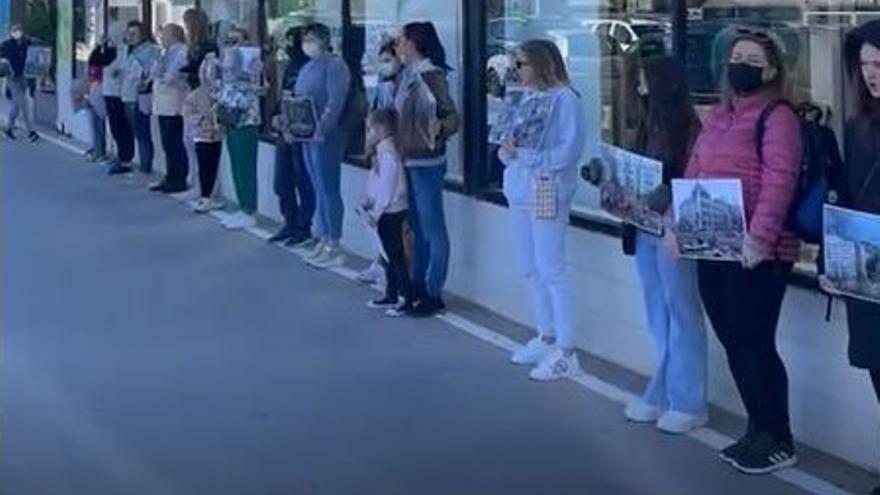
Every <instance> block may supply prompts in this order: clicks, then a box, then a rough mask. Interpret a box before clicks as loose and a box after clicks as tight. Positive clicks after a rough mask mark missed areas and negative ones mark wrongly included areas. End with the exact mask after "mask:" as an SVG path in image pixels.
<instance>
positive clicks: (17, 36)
mask: <svg viewBox="0 0 880 495" xmlns="http://www.w3.org/2000/svg"><path fill="white" fill-rule="evenodd" d="M10 36H12V39H14V40H20V39H21V38H22V36H24V33H22V32H21V31H13V32H12V33H10Z"/></svg>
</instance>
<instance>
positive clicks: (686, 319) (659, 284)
mask: <svg viewBox="0 0 880 495" xmlns="http://www.w3.org/2000/svg"><path fill="white" fill-rule="evenodd" d="M650 48H651V46H649V45H646V46H645V48H644V49H643V50H647V49H650ZM641 57H642V59H641V63H640V64H639V66H640V67H639V68H638V71H637V73H638V85H637V88H636V90H635V92H636V93H637V95H638V98H637V100H638V101H637V103H636V104H635V106H638V107H641V111H640V112H639V120H638V124H637V131H636V138H635V143H634V146H633V148H634V149H633V151H635V152H637V153H640V154H642V155H644V156H647V157H649V158H652V159H654V160H658V161H660V162H661V163H662V164H663V183H662V185H661V186H660V187H658V188H657V189H656V190H654V191H653V192H652V193H650V194H649V195H647V196H646V198H645V200H646V202H647V204H648V206H649V207H650V208H651V210H653V211H654V212H656V213H657V214H660V215H663V214H665V213H666V212H667V211H668V210H669V206H670V204H671V189H670V186H671V183H672V180H673V179H676V178H679V177H681V176H682V174H683V173H684V168H685V165H686V164H687V154H688V148H689V146H690V143H691V142H692V140H693V138H695V137H696V135H697V133H699V130H700V120H699V117H698V116H697V113H696V111H695V110H694V108H693V105H692V104H691V101H690V93H689V91H688V87H687V74H686V72H685V68H684V66H683V64H682V63H681V62H680V61H679V60H678V59H677V58H675V57H672V56H668V55H663V54H662V53H661V54H656V53H645V52H644V51H643V54H642V55H641ZM602 170H603V169H602V167H601V166H599V167H593V168H592V173H591V176H592V177H591V179H593V180H592V182H593V183H594V184H596V185H598V184H599V183H600V182H601V175H602ZM661 241H662V239H661V237H659V236H654V235H651V234H649V233H646V232H644V231H639V230H637V229H636V227H635V226H633V225H629V224H624V226H623V251H624V253H625V254H628V255H633V254H634V255H635V263H636V270H637V271H638V274H639V279H640V280H641V284H642V295H643V300H644V305H645V314H646V316H647V320H648V321H647V323H648V330H649V333H650V334H651V337H652V339H653V341H654V356H655V364H656V367H655V371H654V374H653V375H652V376H651V379H650V381H649V382H648V385H647V387H646V388H645V390H644V392H643V393H642V395H641V397H640V398H639V399H638V400H636V401H634V402H632V403H630V404H628V405H627V407H626V410H625V411H624V413H625V415H626V417H627V419H629V420H630V421H633V422H636V423H656V425H657V428H658V429H660V430H661V431H663V432H666V433H672V434H683V433H687V432H689V431H691V430H693V429H694V428H697V427H699V426H702V425H703V424H705V423H706V421H707V419H708V416H707V413H708V409H707V406H706V374H707V359H708V339H707V334H706V327H705V323H704V317H703V305H702V302H701V300H700V292H699V287H698V284H697V263H696V261H694V260H686V259H682V258H678V257H676V256H671V255H670V254H669V253H668V252H667V251H666V249H664V248H663V245H662V242H661Z"/></svg>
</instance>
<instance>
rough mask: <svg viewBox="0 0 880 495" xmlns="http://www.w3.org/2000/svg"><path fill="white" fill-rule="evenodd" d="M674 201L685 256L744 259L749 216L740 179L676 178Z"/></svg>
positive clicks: (673, 192) (677, 229)
mask: <svg viewBox="0 0 880 495" xmlns="http://www.w3.org/2000/svg"><path fill="white" fill-rule="evenodd" d="M672 202H673V213H674V217H675V220H674V227H673V230H674V232H675V236H676V238H677V240H678V249H679V252H680V253H681V256H682V257H684V258H692V259H705V260H715V261H741V260H742V246H743V239H744V238H745V225H746V219H745V210H744V208H743V194H742V183H741V182H740V180H739V179H675V180H673V181H672Z"/></svg>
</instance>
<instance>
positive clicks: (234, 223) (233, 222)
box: [223, 211, 257, 230]
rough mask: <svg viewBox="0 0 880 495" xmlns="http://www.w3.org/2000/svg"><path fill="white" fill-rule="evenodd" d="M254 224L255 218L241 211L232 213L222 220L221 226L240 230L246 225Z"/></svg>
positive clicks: (255, 222) (251, 225)
mask: <svg viewBox="0 0 880 495" xmlns="http://www.w3.org/2000/svg"><path fill="white" fill-rule="evenodd" d="M256 224H257V220H256V219H255V218H254V217H253V216H252V215H248V214H247V213H245V212H243V211H239V212H236V213H233V214H232V215H231V216H229V218H227V219H226V221H224V222H223V226H224V227H226V228H227V229H229V230H242V229H246V228H248V227H253V226H255V225H256Z"/></svg>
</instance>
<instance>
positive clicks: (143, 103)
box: [120, 21, 159, 175]
mask: <svg viewBox="0 0 880 495" xmlns="http://www.w3.org/2000/svg"><path fill="white" fill-rule="evenodd" d="M126 42H127V45H128V48H127V49H128V54H127V55H126V58H125V68H124V70H123V75H122V86H121V90H120V97H121V98H122V103H123V104H124V105H125V115H126V118H127V119H128V125H129V127H131V129H132V130H133V131H134V137H135V141H136V142H137V149H138V158H139V159H140V172H141V173H143V174H147V175H149V174H151V173H153V155H154V153H155V149H154V147H153V132H152V126H151V122H150V114H151V113H152V111H153V108H152V107H153V101H152V93H153V87H152V85H153V83H152V81H150V80H149V76H150V71H151V70H152V68H153V65H154V64H155V63H156V60H157V59H158V58H159V47H158V46H156V44H155V43H153V42H152V41H151V40H150V35H149V33H148V32H147V28H146V26H145V25H144V24H143V23H142V22H141V21H130V22H129V23H128V29H127V31H126Z"/></svg>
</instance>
